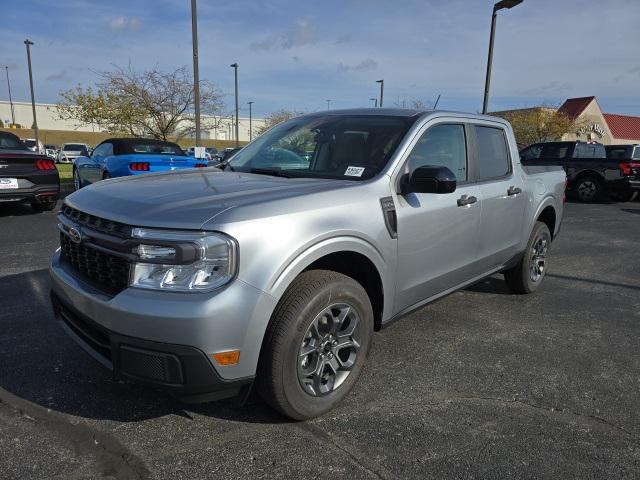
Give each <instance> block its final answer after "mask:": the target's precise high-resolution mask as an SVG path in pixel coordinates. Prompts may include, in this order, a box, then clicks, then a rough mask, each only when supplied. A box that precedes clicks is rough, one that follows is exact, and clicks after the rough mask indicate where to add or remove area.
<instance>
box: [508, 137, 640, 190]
mask: <svg viewBox="0 0 640 480" xmlns="http://www.w3.org/2000/svg"><path fill="white" fill-rule="evenodd" d="M611 152H612V151H610V152H609V153H607V149H606V148H605V146H604V145H602V144H600V143H593V142H580V141H577V142H544V143H534V144H533V145H529V146H528V147H526V148H524V149H523V150H521V151H520V159H521V161H522V164H523V165H561V166H562V167H564V169H565V171H566V172H567V181H568V187H567V188H568V193H571V194H573V195H575V196H577V197H578V200H580V201H581V202H593V201H595V200H597V199H598V198H600V197H602V196H603V195H605V194H607V195H609V196H611V197H612V198H614V199H616V200H618V201H622V202H626V201H629V200H631V199H632V198H633V196H634V194H635V192H637V191H640V161H637V160H634V159H633V158H632V157H628V158H624V159H620V158H615V155H612V153H611ZM631 153H632V155H633V154H634V153H635V150H633V151H632V152H631Z"/></svg>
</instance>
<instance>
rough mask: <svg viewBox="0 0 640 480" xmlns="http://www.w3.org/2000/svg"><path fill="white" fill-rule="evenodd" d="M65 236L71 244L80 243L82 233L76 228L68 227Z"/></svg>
mask: <svg viewBox="0 0 640 480" xmlns="http://www.w3.org/2000/svg"><path fill="white" fill-rule="evenodd" d="M67 234H68V235H69V238H70V239H71V241H72V242H73V243H80V242H82V233H81V232H80V230H78V229H77V228H76V227H69V230H67Z"/></svg>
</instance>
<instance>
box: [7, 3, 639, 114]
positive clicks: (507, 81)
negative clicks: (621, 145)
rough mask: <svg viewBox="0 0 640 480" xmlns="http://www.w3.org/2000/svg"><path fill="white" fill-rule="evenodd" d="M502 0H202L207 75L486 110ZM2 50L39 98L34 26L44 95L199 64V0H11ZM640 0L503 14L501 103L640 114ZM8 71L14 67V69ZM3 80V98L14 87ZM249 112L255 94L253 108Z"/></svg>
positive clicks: (288, 90)
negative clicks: (128, 73) (496, 9)
mask: <svg viewBox="0 0 640 480" xmlns="http://www.w3.org/2000/svg"><path fill="white" fill-rule="evenodd" d="M492 5H493V1H490V0H437V1H436V0H395V1H389V0H323V1H322V2H319V1H313V2H311V1H300V0H264V1H255V0H231V1H230V0H225V1H219V0H218V1H216V0H199V1H198V9H199V12H198V13H199V36H200V70H201V77H202V78H204V79H207V80H209V81H211V82H212V83H215V84H217V85H218V86H219V87H220V88H222V89H223V91H225V92H226V93H227V94H228V96H227V104H228V105H229V106H231V105H232V103H233V97H232V93H233V71H232V69H231V68H229V64H231V63H233V62H238V63H239V64H240V102H241V105H242V106H243V107H246V102H247V101H249V100H252V101H254V102H255V104H254V109H255V112H256V114H257V115H263V114H265V113H268V112H270V111H273V110H275V109H279V108H288V109H295V110H298V111H315V110H320V109H324V108H326V99H331V100H332V103H331V106H332V108H345V107H361V106H367V105H371V104H372V102H370V101H369V98H371V97H375V96H377V94H378V85H377V84H376V83H375V81H376V80H378V79H381V78H384V80H385V106H392V105H394V104H398V103H400V104H401V103H402V101H403V100H406V101H409V100H411V99H421V100H423V101H424V102H427V103H430V102H433V101H434V100H435V98H436V97H437V95H439V94H440V95H441V96H442V97H441V100H440V104H439V107H441V108H446V109H452V110H465V111H477V110H479V109H480V108H481V105H482V92H483V87H484V74H485V65H486V52H487V44H488V35H489V26H490V15H491V8H492ZM2 10H3V14H2V16H1V17H0V45H2V49H1V50H0V64H2V65H5V64H6V65H8V66H9V68H10V75H11V79H12V89H13V94H14V99H15V100H23V101H26V100H28V99H29V91H28V75H27V67H26V55H25V48H24V45H23V44H22V42H23V40H24V39H25V38H26V37H29V38H30V39H31V40H33V41H34V42H35V46H34V47H33V54H32V56H33V67H34V72H35V89H36V97H37V100H38V101H42V102H49V103H54V102H56V100H57V98H58V92H60V91H61V90H63V89H68V88H71V87H73V86H75V85H76V84H81V85H85V86H86V85H89V84H91V83H92V82H93V81H95V79H96V76H95V74H94V73H93V72H95V71H99V70H105V69H109V68H111V66H112V65H113V64H116V65H126V64H127V63H128V62H131V64H132V65H133V66H135V67H136V68H140V69H144V68H149V67H153V66H158V67H160V68H162V69H172V68H175V67H178V66H181V65H188V66H189V67H190V66H191V17H190V1H189V0H135V1H131V0H128V1H124V0H109V1H98V0H92V1H90V0H56V1H54V2H53V1H50V0H21V1H19V2H9V1H7V2H3V7H2ZM639 19H640V1H638V0H525V1H524V3H523V4H521V5H520V6H518V7H516V8H514V9H512V10H503V11H501V12H500V14H499V18H498V28H497V39H496V49H495V57H494V68H493V83H492V89H491V91H492V97H491V106H490V108H491V109H494V110H499V109H506V108H517V107H523V106H530V105H536V104H540V103H548V104H557V103H560V102H562V101H563V100H564V99H565V98H567V97H572V96H586V95H596V96H597V97H598V100H599V102H600V104H601V106H602V108H603V109H604V110H605V111H607V112H612V113H628V114H635V115H640V55H638V52H639V51H640V50H639V47H640V28H639V26H640V22H639V21H638V20H639ZM3 73H4V72H3ZM7 98H8V95H7V90H6V83H5V82H4V81H3V82H0V99H5V100H6V99H7ZM245 114H246V108H245Z"/></svg>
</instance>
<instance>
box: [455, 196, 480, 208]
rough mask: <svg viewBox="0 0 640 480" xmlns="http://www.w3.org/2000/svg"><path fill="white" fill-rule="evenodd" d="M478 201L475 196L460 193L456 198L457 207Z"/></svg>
mask: <svg viewBox="0 0 640 480" xmlns="http://www.w3.org/2000/svg"><path fill="white" fill-rule="evenodd" d="M477 201H478V199H477V198H476V197H473V196H472V197H469V196H467V195H462V196H461V197H460V198H459V199H458V206H459V207H466V206H467V205H471V204H472V203H476V202H477Z"/></svg>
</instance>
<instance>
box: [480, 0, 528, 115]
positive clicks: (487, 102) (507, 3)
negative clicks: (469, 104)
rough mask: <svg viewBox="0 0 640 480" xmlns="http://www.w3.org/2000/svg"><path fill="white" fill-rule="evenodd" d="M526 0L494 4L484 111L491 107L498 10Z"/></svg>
mask: <svg viewBox="0 0 640 480" xmlns="http://www.w3.org/2000/svg"><path fill="white" fill-rule="evenodd" d="M523 1H524V0H500V1H499V2H497V3H496V4H495V5H494V6H493V15H491V34H490V37H489V56H488V58H487V77H486V79H485V81H484V100H483V101H482V113H487V108H488V107H489V88H490V86H491V64H492V63H493V43H494V40H495V36H496V19H497V18H498V10H502V9H503V8H513V7H515V6H516V5H520V4H521V3H522V2H523Z"/></svg>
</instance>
